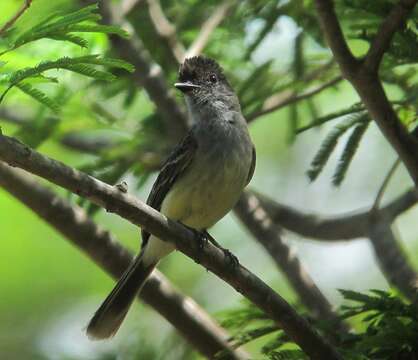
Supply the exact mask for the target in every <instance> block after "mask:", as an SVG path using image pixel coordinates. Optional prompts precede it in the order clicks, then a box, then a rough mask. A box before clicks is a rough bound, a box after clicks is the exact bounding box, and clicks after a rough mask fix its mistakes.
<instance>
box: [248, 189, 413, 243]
mask: <svg viewBox="0 0 418 360" xmlns="http://www.w3.org/2000/svg"><path fill="white" fill-rule="evenodd" d="M251 194H254V195H256V196H257V198H258V200H259V201H260V202H261V204H262V206H263V207H264V208H265V209H266V211H267V213H268V214H269V216H270V217H271V218H272V220H273V222H274V223H275V224H277V225H279V226H281V227H283V228H285V229H287V230H290V231H292V232H294V233H296V234H299V235H302V236H305V237H308V238H311V239H315V240H320V241H332V242H334V241H346V240H352V239H358V238H364V237H368V232H369V214H370V209H369V208H368V209H366V210H362V211H356V212H351V213H348V214H342V215H339V216H329V217H326V216H322V215H318V214H311V213H304V212H302V211H299V210H297V209H294V208H292V207H290V206H287V205H283V204H280V203H278V202H276V201H274V200H272V199H270V198H268V197H266V196H264V195H261V194H258V193H255V192H251ZM417 202H418V194H417V192H416V191H415V189H412V190H409V191H407V192H405V193H404V194H402V195H400V196H399V197H397V198H396V199H395V200H392V202H390V203H389V204H387V205H386V206H384V207H383V208H382V209H380V210H379V211H377V214H378V216H379V217H384V218H385V219H386V220H387V221H389V223H391V222H393V221H394V220H395V218H396V217H397V216H399V215H400V214H401V213H403V212H405V211H406V210H408V209H410V208H411V207H412V206H414V205H415V204H416V203H417Z"/></svg>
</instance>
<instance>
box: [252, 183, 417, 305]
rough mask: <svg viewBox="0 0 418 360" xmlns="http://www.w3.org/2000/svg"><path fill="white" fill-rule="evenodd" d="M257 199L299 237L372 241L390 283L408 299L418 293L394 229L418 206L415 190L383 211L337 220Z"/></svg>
mask: <svg viewBox="0 0 418 360" xmlns="http://www.w3.org/2000/svg"><path fill="white" fill-rule="evenodd" d="M253 194H255V193H253ZM255 197H256V199H257V200H258V201H259V202H260V203H261V204H262V206H263V207H264V208H265V209H266V211H267V213H268V215H269V216H270V217H271V219H272V220H273V222H274V223H275V224H276V225H279V226H283V227H284V228H286V229H288V230H290V231H292V232H295V233H297V234H299V235H302V236H306V237H309V238H313V239H316V240H320V241H341V240H351V239H356V238H369V240H370V242H371V245H372V247H373V250H374V253H375V256H376V259H377V262H378V265H379V267H380V269H381V270H382V272H383V274H384V275H385V278H386V279H387V281H388V282H389V283H390V284H391V285H393V286H395V287H396V288H398V289H399V290H400V291H402V292H403V294H405V295H406V296H408V297H409V298H412V297H413V296H414V294H415V293H416V292H417V288H418V273H417V272H416V271H415V270H414V268H413V267H412V266H411V265H410V262H409V260H408V258H407V257H406V256H405V254H404V253H403V251H402V249H401V247H400V245H399V243H398V241H397V239H396V237H395V235H394V234H393V232H392V229H391V224H392V222H393V221H394V220H395V218H396V217H397V216H398V215H399V214H401V213H403V212H404V211H406V210H408V209H409V208H410V207H411V206H413V205H415V204H416V203H417V201H418V194H417V192H416V190H415V189H413V190H410V191H407V192H406V193H404V194H403V195H401V196H399V197H398V198H396V199H395V200H393V201H392V202H391V203H389V204H388V205H386V206H385V207H383V208H382V209H381V210H378V209H374V208H373V207H372V209H371V210H369V209H368V210H366V211H363V212H356V213H352V214H346V215H341V216H338V217H334V218H332V217H329V218H326V217H322V216H318V215H315V214H306V213H301V212H299V211H297V210H294V209H292V208H291V207H288V206H285V205H281V204H278V203H277V202H275V201H273V200H271V199H269V198H267V197H265V196H262V195H260V194H255ZM276 242H277V240H276Z"/></svg>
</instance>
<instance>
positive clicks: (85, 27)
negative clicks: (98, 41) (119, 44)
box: [66, 24, 129, 38]
mask: <svg viewBox="0 0 418 360" xmlns="http://www.w3.org/2000/svg"><path fill="white" fill-rule="evenodd" d="M66 30H67V31H68V32H83V33H86V32H95V33H102V34H115V35H119V36H120V37H123V38H128V37H129V33H128V32H127V31H125V30H123V29H121V28H120V27H118V26H114V25H90V24H77V25H72V26H68V27H67V28H66Z"/></svg>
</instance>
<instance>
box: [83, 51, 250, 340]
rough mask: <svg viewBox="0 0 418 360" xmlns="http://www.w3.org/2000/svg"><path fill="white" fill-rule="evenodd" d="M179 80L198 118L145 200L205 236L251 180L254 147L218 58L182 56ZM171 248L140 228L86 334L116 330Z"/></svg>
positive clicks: (93, 335)
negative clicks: (135, 247)
mask: <svg viewBox="0 0 418 360" xmlns="http://www.w3.org/2000/svg"><path fill="white" fill-rule="evenodd" d="M174 86H175V87H176V88H177V89H178V90H180V91H181V92H182V93H183V94H184V97H185V102H186V107H187V111H188V114H189V116H190V118H191V120H192V124H193V125H192V126H191V128H190V130H189V131H188V133H187V135H186V136H185V137H184V139H183V140H182V141H181V142H180V143H179V144H178V145H177V146H176V147H175V148H174V149H173V151H172V152H171V154H170V155H169V156H168V158H167V159H166V161H165V162H164V164H163V165H162V167H161V170H160V173H159V174H158V176H157V179H156V180H155V183H154V185H153V187H152V189H151V192H150V194H149V196H148V199H147V204H148V205H150V206H151V207H153V208H154V209H156V210H158V211H160V212H161V213H162V214H164V215H165V216H167V217H168V218H170V219H171V220H175V221H178V222H180V223H182V224H183V225H185V226H187V227H188V228H191V229H193V230H194V231H196V232H198V233H199V234H202V238H205V236H206V235H205V234H208V233H207V232H206V230H207V229H208V228H210V227H211V226H213V225H214V224H215V223H217V222H218V221H219V220H220V219H221V218H223V217H224V216H225V215H226V214H227V213H228V212H229V211H230V210H231V209H232V208H233V207H234V205H235V204H236V203H237V201H238V199H239V198H240V196H241V193H242V191H243V190H244V188H245V187H246V186H247V185H248V183H249V182H250V180H251V178H252V176H253V174H254V169H255V164H256V152H255V147H254V145H253V142H252V140H251V138H250V135H249V132H248V127H247V122H246V120H245V118H244V117H243V115H242V113H241V107H240V103H239V100H238V97H237V95H236V94H235V92H234V90H233V88H232V87H231V85H230V83H229V82H228V80H227V78H226V76H225V74H224V71H223V69H222V68H221V66H220V65H219V64H218V63H217V62H216V61H215V60H213V59H211V58H208V57H205V56H194V57H191V58H187V59H185V60H184V62H183V63H182V64H181V65H180V69H179V74H178V82H177V83H175V84H174ZM216 244H217V243H216ZM217 245H218V244H217ZM222 249H223V248H222ZM173 250H175V246H174V245H173V244H172V243H170V242H166V241H163V240H160V239H158V238H157V237H156V236H154V235H152V234H150V233H148V232H147V231H145V230H142V245H141V250H140V252H139V254H138V255H137V256H136V257H135V259H134V260H133V262H132V263H131V265H130V266H129V267H128V269H127V270H126V271H125V273H124V274H123V275H122V277H121V278H120V280H119V281H118V282H117V284H116V286H115V287H114V288H113V290H112V291H111V293H110V294H109V295H108V297H107V298H106V299H105V300H104V302H103V303H102V304H101V306H100V307H99V309H98V310H97V311H96V312H95V314H94V316H93V317H92V319H91V320H90V322H89V324H88V326H87V335H88V337H89V338H91V339H94V340H100V339H107V338H111V337H113V336H114V335H115V334H116V332H117V331H118V329H119V327H120V326H121V324H122V322H123V320H124V318H125V317H126V314H127V313H128V310H129V308H130V305H131V304H132V302H133V300H134V298H135V297H136V295H137V294H138V293H139V292H140V290H141V289H142V287H143V285H144V283H145V282H146V280H147V278H148V277H149V276H150V274H151V273H152V271H153V270H154V268H155V267H156V266H157V264H158V262H159V261H160V260H161V259H162V258H163V257H165V256H166V255H168V254H169V253H171V252H172V251H173ZM223 250H224V251H225V252H226V255H231V254H230V253H229V251H228V250H226V249H223Z"/></svg>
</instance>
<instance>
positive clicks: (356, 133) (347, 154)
mask: <svg viewBox="0 0 418 360" xmlns="http://www.w3.org/2000/svg"><path fill="white" fill-rule="evenodd" d="M369 124H370V122H369V121H364V122H362V123H360V124H358V125H357V126H356V127H355V128H354V130H353V132H352V133H351V135H350V138H349V139H348V141H347V144H346V145H345V148H344V151H343V153H342V155H341V157H340V161H339V162H338V165H337V168H336V170H335V173H334V175H333V178H332V183H333V185H334V186H340V185H341V183H342V182H343V180H344V178H345V175H346V173H347V170H348V167H349V166H350V164H351V161H352V160H353V157H354V154H355V153H356V151H357V149H358V147H359V144H360V141H361V139H362V137H363V135H364V133H365V132H366V130H367V128H368V126H369Z"/></svg>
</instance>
